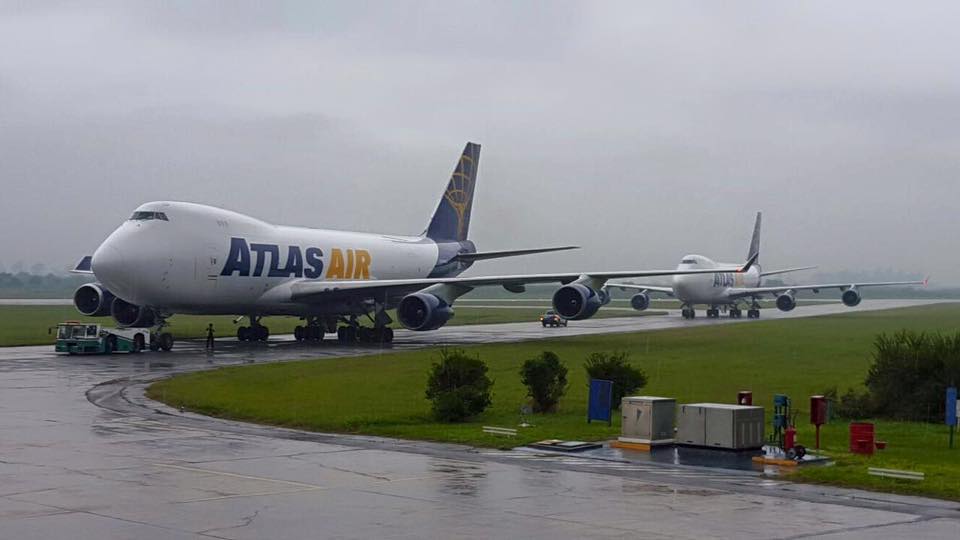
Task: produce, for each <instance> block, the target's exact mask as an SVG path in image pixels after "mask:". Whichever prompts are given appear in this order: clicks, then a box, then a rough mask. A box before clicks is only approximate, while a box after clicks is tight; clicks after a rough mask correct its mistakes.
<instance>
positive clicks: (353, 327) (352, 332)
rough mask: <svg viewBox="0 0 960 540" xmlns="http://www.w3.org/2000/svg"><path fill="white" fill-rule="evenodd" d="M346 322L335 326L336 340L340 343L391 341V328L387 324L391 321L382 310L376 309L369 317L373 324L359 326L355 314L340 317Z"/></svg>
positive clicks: (380, 342)
mask: <svg viewBox="0 0 960 540" xmlns="http://www.w3.org/2000/svg"><path fill="white" fill-rule="evenodd" d="M342 320H343V322H345V323H346V324H345V325H344V326H341V327H340V328H337V341H338V342H339V343H340V344H341V345H352V344H355V343H364V344H368V343H369V344H383V343H391V342H393V328H390V327H389V326H387V325H388V324H390V323H391V322H393V321H392V320H391V319H390V317H389V316H388V315H387V314H386V313H385V312H384V311H383V310H379V311H377V315H376V316H374V317H371V320H372V321H373V324H374V326H373V327H372V328H371V327H369V326H360V323H359V322H358V321H357V317H356V315H353V316H351V317H350V318H349V319H342Z"/></svg>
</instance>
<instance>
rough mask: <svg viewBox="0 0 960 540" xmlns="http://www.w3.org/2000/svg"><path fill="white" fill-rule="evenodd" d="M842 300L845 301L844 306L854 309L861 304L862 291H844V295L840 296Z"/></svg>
mask: <svg viewBox="0 0 960 540" xmlns="http://www.w3.org/2000/svg"><path fill="white" fill-rule="evenodd" d="M840 299H841V300H843V303H844V305H846V306H847V307H853V306H855V305H857V304H859V303H860V300H861V298H860V291H858V290H856V289H847V290H845V291H843V294H842V295H840Z"/></svg>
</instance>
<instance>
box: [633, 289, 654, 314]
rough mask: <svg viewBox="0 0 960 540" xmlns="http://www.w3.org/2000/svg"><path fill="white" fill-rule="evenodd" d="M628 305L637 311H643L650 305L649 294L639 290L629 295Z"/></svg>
mask: <svg viewBox="0 0 960 540" xmlns="http://www.w3.org/2000/svg"><path fill="white" fill-rule="evenodd" d="M630 305H631V306H633V309H635V310H637V311H643V310H645V309H647V308H648V307H650V295H649V294H647V293H645V292H641V293H637V294H635V295H633V296H632V297H630Z"/></svg>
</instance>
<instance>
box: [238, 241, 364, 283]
mask: <svg viewBox="0 0 960 540" xmlns="http://www.w3.org/2000/svg"><path fill="white" fill-rule="evenodd" d="M281 251H285V252H286V253H285V258H284V260H283V264H282V265H281V261H280V253H281ZM371 262H373V259H372V257H371V256H370V252H369V251H367V250H365V249H341V248H332V249H331V250H330V260H329V264H328V265H327V266H326V268H327V272H326V275H325V276H324V273H323V270H324V262H323V250H322V249H320V248H318V247H308V248H301V247H300V246H286V249H285V250H281V247H280V246H279V245H277V244H264V243H256V242H249V243H248V242H247V240H246V238H236V237H234V238H231V239H230V253H229V255H227V261H226V262H225V263H224V265H223V270H221V271H220V275H221V276H232V275H234V274H236V275H237V276H240V277H261V276H264V275H266V276H267V277H300V278H309V279H317V278H320V277H325V278H326V279H370V263H371Z"/></svg>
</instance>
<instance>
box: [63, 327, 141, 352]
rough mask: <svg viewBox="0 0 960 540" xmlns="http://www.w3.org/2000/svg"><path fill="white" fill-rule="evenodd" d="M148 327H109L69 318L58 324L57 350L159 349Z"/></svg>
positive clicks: (130, 350) (111, 350) (134, 350)
mask: <svg viewBox="0 0 960 540" xmlns="http://www.w3.org/2000/svg"><path fill="white" fill-rule="evenodd" d="M152 345H153V344H152V343H151V340H150V332H149V331H147V330H146V329H144V328H106V327H103V326H101V325H99V324H91V323H83V322H79V321H66V322H62V323H60V324H58V325H57V345H56V351H57V352H60V353H68V354H111V353H114V352H128V353H138V352H140V351H142V350H144V349H146V348H150V349H151V350H155V347H153V346H152Z"/></svg>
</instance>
